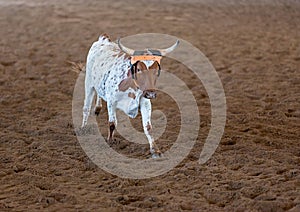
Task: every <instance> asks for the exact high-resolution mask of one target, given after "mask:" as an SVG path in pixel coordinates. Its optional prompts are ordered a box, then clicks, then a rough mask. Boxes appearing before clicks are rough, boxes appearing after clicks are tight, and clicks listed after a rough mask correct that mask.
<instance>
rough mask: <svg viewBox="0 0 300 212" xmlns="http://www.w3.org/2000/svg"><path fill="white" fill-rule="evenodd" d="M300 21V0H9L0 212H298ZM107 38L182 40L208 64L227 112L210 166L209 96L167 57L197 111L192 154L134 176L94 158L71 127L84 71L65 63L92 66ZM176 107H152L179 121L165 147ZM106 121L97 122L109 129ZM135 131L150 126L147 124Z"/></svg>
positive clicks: (1, 22)
mask: <svg viewBox="0 0 300 212" xmlns="http://www.w3.org/2000/svg"><path fill="white" fill-rule="evenodd" d="M225 2H226V3H225ZM249 2H250V3H249ZM299 23H300V4H299V1H284V0H282V1H259V2H258V1H204V0H202V1H196V0H195V1H180V0H178V1H176V0H174V1H171V0H168V1H158V0H154V1H149V2H148V1H144V0H143V1H133V0H132V1H131V0H124V1H107V0H102V1H91V0H84V1H83V0H74V1H73V0H72V1H71V0H64V1H58V0H53V1H38V0H28V1H4V0H1V1H0V37H1V39H0V117H1V120H0V210H1V211H6V210H8V211H10V210H13V211H32V210H33V209H35V210H39V209H46V210H50V211H57V210H61V211H76V210H79V211H101V210H104V209H107V210H109V211H120V210H158V211H181V210H194V211H286V210H289V211H300V170H299V168H300V145H299V138H300V47H299V41H300V35H299V32H300V25H299ZM104 32H106V33H107V34H109V35H110V36H111V37H112V39H113V40H115V39H116V38H117V37H124V36H128V35H132V34H136V33H145V32H156V33H165V34H170V35H174V36H178V37H180V38H182V39H185V40H187V41H189V42H190V43H192V44H193V45H194V46H196V47H197V48H199V49H200V50H201V51H202V52H203V53H204V54H205V55H206V56H207V57H208V58H209V59H210V61H211V62H212V64H213V65H214V66H215V68H216V70H217V72H218V74H219V77H220V79H221V81H222V83H223V86H224V90H225V94H226V98H227V107H228V110H227V124H226V128H225V133H224V135H223V138H222V141H221V144H220V146H219V147H218V149H217V151H216V153H215V154H214V155H213V157H212V158H211V159H210V160H209V161H208V162H207V163H206V164H205V165H202V166H201V165H199V164H198V158H199V153H200V151H201V149H202V146H203V143H204V141H205V139H206V137H207V134H208V131H209V126H210V119H211V116H210V104H209V99H208V96H207V93H206V91H205V89H204V87H203V85H202V84H201V82H200V81H199V80H197V78H195V77H193V76H192V74H191V72H190V71H188V70H187V69H186V68H185V67H184V66H183V65H180V64H177V63H173V62H172V61H171V60H168V59H166V60H165V61H164V62H163V65H164V67H165V68H167V69H170V70H172V72H173V73H175V74H177V76H178V77H180V78H181V79H183V80H185V82H186V83H187V85H188V86H189V88H190V89H191V90H192V91H193V94H194V96H195V98H196V99H197V101H198V104H199V112H200V114H201V129H200V131H199V138H198V140H197V143H196V145H195V147H194V149H193V150H192V151H191V153H190V154H189V156H188V157H187V158H186V159H185V160H184V161H183V162H182V163H180V164H179V165H178V166H177V167H176V168H174V169H173V170H172V171H170V172H168V173H166V174H164V175H162V176H159V177H155V178H151V179H146V180H129V179H121V178H119V177H116V176H113V175H111V174H109V173H107V172H105V171H103V170H101V169H99V168H98V167H97V166H96V165H94V164H93V163H92V162H91V161H90V160H89V158H88V157H87V156H86V155H85V153H84V151H83V150H82V149H81V147H80V145H79V142H78V141H77V139H76V136H75V134H74V129H73V124H72V105H71V102H72V95H73V88H74V85H75V81H76V79H77V74H76V73H74V72H72V71H71V68H70V65H69V64H68V63H66V61H67V60H71V61H75V62H80V61H81V62H85V58H86V55H87V52H88V50H89V48H90V45H91V44H92V42H93V41H95V40H96V39H97V38H98V36H99V35H100V34H102V33H104ZM173 106H174V104H173V102H172V100H171V99H169V100H164V98H158V99H157V100H155V101H153V108H154V109H160V110H163V111H165V114H166V115H167V117H168V120H171V121H174V123H177V124H174V126H173V128H172V127H169V128H167V131H166V132H165V134H164V135H163V137H162V138H160V139H159V140H158V141H157V144H158V145H159V147H160V148H161V149H162V150H163V151H166V150H167V149H168V148H169V147H170V145H171V144H170V142H169V141H172V140H174V139H176V132H178V129H179V128H178V127H179V126H178V124H179V123H180V122H176V120H177V115H178V109H177V108H175V109H170V108H172V107H173ZM106 119H107V114H106V113H103V114H101V116H100V118H98V121H99V123H101V124H100V125H101V126H102V128H103V129H102V130H103V132H104V133H106V128H105V127H106V125H107V121H106ZM172 119H174V120H172ZM133 124H134V125H135V126H136V127H137V129H140V120H138V119H137V120H134V121H133ZM168 126H169V125H168ZM174 132H175V133H174ZM117 140H119V141H120V143H121V144H120V146H118V145H115V146H114V147H113V148H115V149H116V150H117V151H119V152H121V153H123V154H126V155H133V156H136V157H141V158H145V157H149V153H148V146H147V145H138V144H131V143H129V142H126V141H124V140H122V137H120V136H118V135H117Z"/></svg>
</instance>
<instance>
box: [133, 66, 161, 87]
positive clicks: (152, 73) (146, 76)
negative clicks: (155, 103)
mask: <svg viewBox="0 0 300 212" xmlns="http://www.w3.org/2000/svg"><path fill="white" fill-rule="evenodd" d="M158 67H159V66H158V63H157V62H154V63H153V64H152V65H151V66H150V67H149V69H148V68H147V66H146V65H145V64H144V63H143V62H138V63H137V74H136V81H137V84H138V85H139V87H140V89H141V90H142V91H147V90H148V91H155V90H156V88H155V85H156V80H157V71H158ZM156 68H157V69H156Z"/></svg>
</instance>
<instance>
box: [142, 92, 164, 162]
mask: <svg viewBox="0 0 300 212" xmlns="http://www.w3.org/2000/svg"><path fill="white" fill-rule="evenodd" d="M140 108H141V114H142V121H143V127H144V133H145V135H146V136H147V139H148V142H149V144H150V152H151V154H152V158H159V157H161V156H162V153H161V152H160V150H159V148H158V147H157V145H156V144H155V141H154V138H153V136H152V125H151V101H150V99H146V98H144V97H142V98H141V102H140Z"/></svg>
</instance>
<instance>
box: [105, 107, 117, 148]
mask: <svg viewBox="0 0 300 212" xmlns="http://www.w3.org/2000/svg"><path fill="white" fill-rule="evenodd" d="M107 111H108V137H107V141H108V142H109V143H112V142H113V137H114V131H115V129H116V127H117V117H116V104H113V103H112V102H110V101H107Z"/></svg>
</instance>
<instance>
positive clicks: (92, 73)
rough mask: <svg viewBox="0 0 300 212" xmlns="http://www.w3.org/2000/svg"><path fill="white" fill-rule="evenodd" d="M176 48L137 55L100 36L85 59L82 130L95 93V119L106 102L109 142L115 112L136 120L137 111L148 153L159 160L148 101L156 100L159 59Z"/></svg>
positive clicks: (119, 44)
mask: <svg viewBox="0 0 300 212" xmlns="http://www.w3.org/2000/svg"><path fill="white" fill-rule="evenodd" d="M177 45H178V41H177V42H176V44H174V45H173V46H171V47H170V48H167V49H163V50H152V51H150V50H145V51H139V52H137V51H134V50H131V49H129V48H127V47H125V46H123V45H122V44H121V43H120V42H118V44H116V43H114V42H111V41H110V39H109V38H108V36H106V35H103V36H100V37H99V40H98V41H96V42H94V43H93V45H92V47H91V48H90V50H89V53H88V56H87V63H86V76H85V100H84V106H83V121H82V127H85V126H86V124H87V120H88V116H89V114H90V109H91V106H92V101H93V99H94V95H95V93H96V94H97V101H96V106H95V108H94V112H95V114H97V115H98V114H99V112H100V110H101V106H102V103H101V99H103V100H104V101H106V102H107V109H108V117H109V133H108V141H112V139H113V133H114V130H115V128H116V126H117V118H116V109H120V110H122V111H123V112H124V113H125V114H127V115H128V116H129V117H131V118H135V117H136V116H137V114H138V109H139V107H140V111H141V115H142V122H143V128H144V132H145V135H146V136H147V138H148V141H149V144H150V152H151V153H152V157H159V156H160V155H161V153H160V151H159V149H158V148H157V146H156V145H155V142H154V139H153V137H152V135H151V128H152V127H151V101H150V99H152V98H155V97H156V88H155V84H156V80H157V77H158V75H159V72H160V64H159V63H160V58H161V57H162V56H164V55H165V54H167V53H169V52H171V51H172V50H174V49H175V48H176V46H177ZM152 53H155V55H153V54H152ZM134 59H135V60H134ZM139 59H140V60H139ZM95 91H96V92H95Z"/></svg>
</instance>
